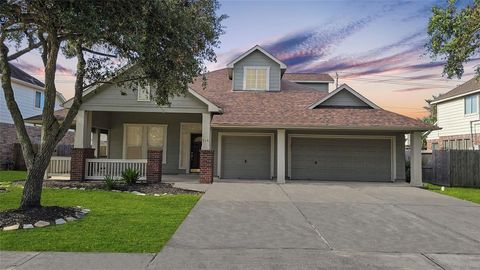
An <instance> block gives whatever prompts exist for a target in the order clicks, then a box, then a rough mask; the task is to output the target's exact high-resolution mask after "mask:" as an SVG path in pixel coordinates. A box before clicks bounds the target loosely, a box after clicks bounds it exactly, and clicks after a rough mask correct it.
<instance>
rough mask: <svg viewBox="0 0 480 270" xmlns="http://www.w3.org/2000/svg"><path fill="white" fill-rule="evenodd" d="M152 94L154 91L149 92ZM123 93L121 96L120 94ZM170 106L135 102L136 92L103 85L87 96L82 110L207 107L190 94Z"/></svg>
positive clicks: (203, 108)
mask: <svg viewBox="0 0 480 270" xmlns="http://www.w3.org/2000/svg"><path fill="white" fill-rule="evenodd" d="M151 91H152V92H153V91H154V89H152V90H151ZM122 93H123V94H122ZM170 102H171V104H170V105H165V106H158V105H157V104H156V103H155V102H154V101H137V92H136V91H133V90H132V89H126V88H124V87H120V86H117V85H104V86H102V87H100V88H99V89H97V90H96V92H95V93H94V94H92V96H88V97H87V98H86V99H85V100H84V102H83V104H82V106H81V109H82V110H90V111H138V112H141V111H143V112H192V113H197V112H202V111H205V112H206V110H207V105H205V104H204V103H203V102H202V101H200V100H198V99H197V98H196V97H194V96H193V95H192V94H190V93H187V94H186V95H185V96H183V95H182V96H176V97H174V98H172V99H171V100H170Z"/></svg>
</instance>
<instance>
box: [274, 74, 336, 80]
mask: <svg viewBox="0 0 480 270" xmlns="http://www.w3.org/2000/svg"><path fill="white" fill-rule="evenodd" d="M283 79H284V80H289V81H321V82H334V80H333V78H332V76H330V75H329V74H322V73H285V74H283Z"/></svg>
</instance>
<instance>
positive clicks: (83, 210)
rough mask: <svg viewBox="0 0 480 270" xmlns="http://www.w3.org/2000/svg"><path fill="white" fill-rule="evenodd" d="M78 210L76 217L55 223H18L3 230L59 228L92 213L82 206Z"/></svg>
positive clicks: (67, 217)
mask: <svg viewBox="0 0 480 270" xmlns="http://www.w3.org/2000/svg"><path fill="white" fill-rule="evenodd" d="M76 208H77V209H76V210H77V211H76V212H75V214H74V216H66V217H63V218H57V219H55V221H52V222H49V221H45V220H39V221H37V222H35V223H34V224H23V225H20V224H19V223H17V224H14V225H10V226H5V227H3V230H4V231H14V230H18V229H26V230H28V229H34V228H44V227H47V226H50V225H56V226H58V225H63V224H67V222H72V221H75V220H79V219H82V218H83V217H85V215H87V214H88V213H90V209H88V208H82V207H81V206H77V207H76Z"/></svg>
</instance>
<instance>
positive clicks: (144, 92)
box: [137, 85, 150, 101]
mask: <svg viewBox="0 0 480 270" xmlns="http://www.w3.org/2000/svg"><path fill="white" fill-rule="evenodd" d="M137 101H150V86H149V85H147V86H145V87H139V88H138V96H137Z"/></svg>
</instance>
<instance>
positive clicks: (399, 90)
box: [393, 87, 432, 92]
mask: <svg viewBox="0 0 480 270" xmlns="http://www.w3.org/2000/svg"><path fill="white" fill-rule="evenodd" d="M423 90H432V88H429V87H411V88H405V89H398V90H393V92H415V91H423Z"/></svg>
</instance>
